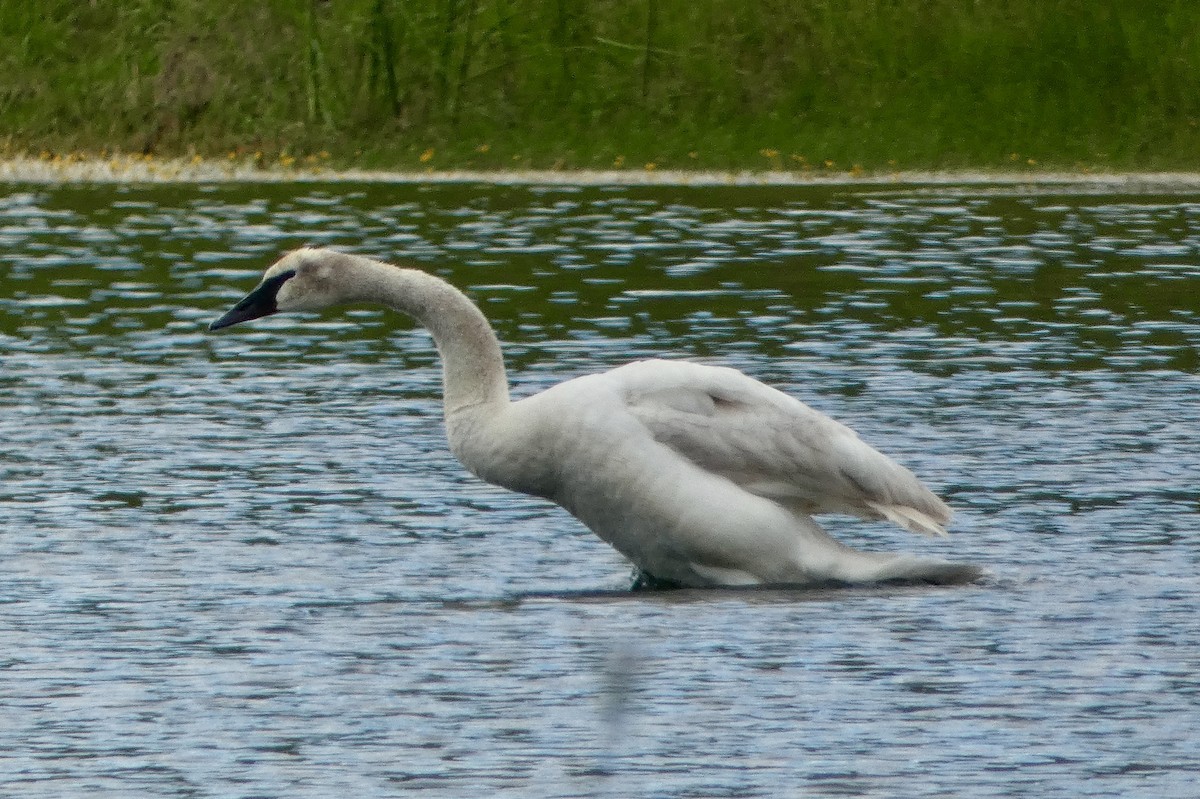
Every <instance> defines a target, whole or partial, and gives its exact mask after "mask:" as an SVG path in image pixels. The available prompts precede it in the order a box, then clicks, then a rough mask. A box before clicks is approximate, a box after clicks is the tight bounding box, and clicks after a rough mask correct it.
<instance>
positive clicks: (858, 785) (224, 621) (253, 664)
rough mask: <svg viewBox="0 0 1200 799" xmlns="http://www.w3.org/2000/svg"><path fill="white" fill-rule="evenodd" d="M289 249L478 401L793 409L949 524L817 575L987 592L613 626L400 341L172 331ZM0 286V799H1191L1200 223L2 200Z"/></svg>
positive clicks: (1002, 207) (690, 614) (541, 508)
mask: <svg viewBox="0 0 1200 799" xmlns="http://www.w3.org/2000/svg"><path fill="white" fill-rule="evenodd" d="M303 243H322V244H332V245H336V246H341V247H345V248H348V249H353V250H356V251H359V252H364V253H368V254H373V255H377V256H380V257H383V258H386V259H389V260H400V261H409V262H416V263H418V264H423V265H425V266H426V267H427V268H430V269H433V270H435V271H437V272H438V273H440V274H442V275H444V276H445V277H447V278H448V279H450V280H452V281H453V282H455V283H456V284H458V285H459V286H461V287H463V288H465V289H467V290H468V291H469V292H470V293H471V294H472V295H473V296H474V297H475V298H476V299H477V300H478V301H479V302H480V303H481V305H482V306H483V308H484V309H485V312H486V313H487V314H488V315H489V316H490V317H491V318H492V319H493V320H494V323H495V325H496V327H497V329H498V331H499V332H500V335H501V338H502V339H503V340H504V341H505V342H506V346H507V350H506V351H507V353H508V358H509V364H510V371H511V377H512V379H513V382H514V390H515V392H516V393H519V394H525V393H529V392H532V391H536V390H538V389H540V388H543V387H545V386H548V385H551V384H552V383H554V382H556V381H558V380H561V379H564V378H568V377H572V376H576V375H579V374H583V373H586V372H588V371H591V370H596V369H603V368H605V367H608V366H613V365H616V364H619V363H622V362H625V361H627V360H629V359H632V358H636V357H642V356H651V355H656V356H660V355H677V356H689V357H700V358H706V359H711V360H713V361H716V362H721V363H726V364H732V365H734V366H737V367H739V368H741V369H743V370H745V371H747V372H748V373H750V374H751V375H754V376H755V377H758V378H760V379H762V380H764V381H766V382H769V383H771V384H773V385H775V386H778V387H779V388H782V389H784V390H786V391H789V392H791V393H793V394H794V395H796V396H798V397H800V398H801V399H803V400H805V401H806V402H808V403H810V404H812V405H814V406H816V407H818V408H821V409H822V410H825V411H826V412H828V413H830V414H832V415H834V416H835V417H837V418H838V419H840V420H841V421H843V422H845V423H847V424H849V425H851V426H852V427H854V428H856V429H857V430H858V431H859V432H860V433H861V434H862V435H863V437H864V438H866V439H867V440H868V441H870V442H871V443H873V444H874V445H876V446H877V447H878V448H880V449H882V450H883V451H885V452H888V453H889V454H891V455H893V456H894V457H896V458H897V459H898V460H900V461H902V462H903V463H905V464H906V465H908V466H910V467H911V468H912V469H913V470H914V471H916V472H917V473H918V474H919V475H920V476H921V477H922V478H923V479H924V480H925V481H926V482H927V483H929V484H930V485H931V486H932V487H934V488H935V489H936V490H938V491H939V492H940V493H941V494H942V495H943V496H945V497H946V499H947V500H948V501H949V502H950V503H951V504H952V505H953V506H954V507H955V508H956V510H957V511H958V518H957V520H956V524H955V526H954V529H953V534H952V536H951V538H950V539H949V540H947V541H945V542H941V541H929V540H923V539H918V538H916V537H914V536H911V535H908V534H906V533H903V532H902V531H898V530H892V529H889V528H887V527H885V526H882V525H876V524H867V523H863V522H857V521H845V522H836V523H833V524H832V525H831V526H832V527H833V528H834V530H835V533H836V534H837V535H838V536H839V537H841V538H842V539H843V540H845V541H846V542H847V543H851V544H853V545H858V546H871V547H877V548H890V549H896V550H906V551H910V552H915V553H922V554H927V555H931V556H942V557H952V558H956V559H964V560H969V561H973V562H977V563H981V564H984V565H985V566H987V567H988V569H989V570H990V571H991V577H990V578H989V579H988V580H987V581H985V582H983V583H981V584H979V585H975V586H969V587H963V588H953V589H918V588H903V589H899V588H892V589H880V590H865V589H859V590H845V591H824V592H781V591H770V592H690V591H688V592H661V593H637V594H631V593H630V592H629V591H628V587H629V585H630V584H631V577H630V570H629V568H628V566H627V565H626V564H625V563H624V562H623V561H622V560H621V559H620V557H619V556H617V555H616V554H615V553H614V552H613V551H611V550H610V549H608V548H607V547H606V546H605V545H604V544H603V543H601V542H600V541H599V540H597V539H594V538H593V537H592V536H591V534H590V533H588V532H587V531H586V530H584V529H583V528H582V527H581V526H580V525H579V524H577V523H576V522H575V521H574V520H573V519H571V518H570V517H569V516H567V515H566V514H565V513H563V512H562V511H559V510H557V509H556V508H554V507H552V506H548V505H547V504H546V503H544V502H541V501H538V500H535V499H531V498H526V497H522V496H516V495H512V494H508V493H505V492H503V491H501V490H499V489H495V488H492V487H489V486H487V485H484V484H481V483H480V482H479V481H478V480H476V479H474V478H472V477H470V476H469V475H467V474H465V473H464V471H463V470H462V469H461V468H460V467H459V466H458V465H457V463H456V462H455V461H454V460H453V458H452V457H451V456H450V454H449V452H448V451H447V449H446V445H445V442H444V439H443V434H442V431H441V426H440V405H439V395H438V390H439V372H438V364H437V362H436V359H435V355H434V353H433V351H432V348H431V346H430V341H429V338H428V336H427V335H426V334H425V333H424V332H422V331H420V330H414V329H413V328H412V326H411V325H410V324H409V323H408V322H407V321H404V320H402V319H399V318H396V317H395V316H394V315H390V314H388V313H385V312H381V311H378V310H374V309H355V310H350V311H349V312H346V313H342V312H338V313H330V314H327V315H324V316H321V317H320V318H308V319H305V318H284V317H273V318H271V319H268V320H261V321H260V322H259V323H256V324H253V325H247V326H243V327H239V328H235V329H233V330H231V331H227V332H226V333H225V334H222V335H209V334H207V333H206V332H205V326H206V324H207V323H208V322H209V321H210V320H211V319H212V318H214V317H215V316H216V315H218V314H219V313H220V312H221V311H223V310H224V309H225V308H226V307H228V305H229V304H230V303H231V302H233V301H235V300H236V299H238V298H239V297H240V296H242V295H243V294H244V293H245V292H246V291H247V290H248V289H249V288H251V287H252V286H253V284H254V283H255V282H256V280H257V276H258V274H259V273H260V271H261V270H262V269H263V268H264V267H265V266H266V265H267V264H268V263H269V262H270V261H272V260H273V259H274V258H275V257H276V256H277V255H278V254H279V253H280V252H282V251H283V250H285V249H288V248H290V247H293V246H296V245H299V244H303ZM0 278H2V285H3V292H0V795H3V796H6V797H7V796H13V797H22V799H37V798H41V797H63V796H72V797H75V796H111V797H126V796H139V797H159V796H161V797H167V796H170V797H177V796H195V797H288V798H289V799H296V798H304V797H330V796H354V797H384V796H401V795H409V794H412V795H421V796H430V797H463V796H480V795H484V794H485V792H486V793H487V794H490V795H494V796H504V797H560V796H561V797H568V796H572V797H574V796H579V797H591V796H639V797H684V796H746V797H750V796H754V797H776V796H843V795H849V796H869V797H892V796H913V797H933V796H955V797H957V796H971V797H990V796H997V797H998V796H1013V795H1027V796H1038V797H1066V796H1079V795H1087V796H1092V797H1095V796H1113V797H1131V796H1148V797H1149V796H1153V797H1191V796H1194V795H1195V790H1196V787H1195V786H1196V783H1197V781H1198V780H1200V746H1198V745H1197V744H1198V740H1197V736H1198V732H1197V731H1200V677H1198V676H1197V675H1198V673H1200V612H1198V610H1200V608H1198V604H1200V602H1198V600H1200V590H1198V588H1197V575H1196V572H1197V567H1198V566H1200V543H1198V542H1200V535H1198V530H1197V527H1198V522H1200V504H1198V493H1197V481H1198V476H1200V445H1198V444H1197V439H1198V434H1200V379H1198V378H1197V368H1198V363H1200V359H1198V357H1197V346H1200V300H1198V299H1197V297H1200V198H1197V197H1189V196H1136V195H1130V196H1089V195H1076V196H1054V195H1047V194H1042V193H1036V192H1030V193H1021V192H1012V191H1010V192H1007V193H987V192H985V191H980V190H963V191H957V190H953V189H941V190H938V191H936V192H927V191H921V190H918V189H904V190H896V191H870V192H864V191H854V190H851V189H771V190H763V189H705V190H684V189H653V190H651V189H645V190H632V189H624V190H617V189H612V190H605V189H589V190H578V191H573V190H564V189H555V190H533V189H498V188H487V187H448V188H439V189H421V188H414V187H389V186H367V187H339V186H292V187H288V186H269V187H261V186H241V187H232V188H213V187H196V188H192V187H159V188H140V189H138V188H130V189H114V188H102V187H101V188H86V187H84V188H35V187H19V186H17V187H8V188H7V189H6V190H5V191H4V192H3V193H2V194H0Z"/></svg>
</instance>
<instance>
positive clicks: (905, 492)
mask: <svg viewBox="0 0 1200 799" xmlns="http://www.w3.org/2000/svg"><path fill="white" fill-rule="evenodd" d="M609 374H610V375H612V376H613V377H614V378H617V379H618V380H619V381H620V386H621V390H622V394H623V399H624V402H625V405H626V408H627V410H628V411H629V413H630V414H632V415H633V416H634V417H635V418H636V419H637V420H638V421H640V422H641V424H642V425H644V426H645V428H646V430H647V431H648V432H649V434H650V435H651V436H652V437H653V438H654V439H655V440H656V441H658V442H660V443H661V444H664V445H665V446H667V447H670V448H671V449H672V450H674V451H675V452H676V453H678V454H679V455H681V456H682V457H684V458H687V459H688V460H690V461H692V462H693V463H695V464H696V465H698V466H699V467H700V468H702V469H705V470H706V471H709V472H712V473H714V474H719V475H721V476H723V477H725V478H727V479H729V480H731V481H733V482H734V483H736V484H738V485H739V486H741V487H742V488H744V489H745V490H747V491H750V492H752V493H755V494H757V495H759V496H762V497H766V498H768V499H772V500H774V501H776V502H779V503H781V504H784V505H787V506H789V507H793V508H795V509H797V510H800V511H803V512H806V513H847V514H851V515H855V516H860V517H864V518H871V519H886V520H888V521H891V522H893V523H895V524H897V525H899V526H901V527H903V528H905V529H907V530H911V531H913V532H916V533H923V534H926V535H946V530H945V524H946V523H948V522H949V521H950V517H951V511H950V508H949V507H947V506H946V504H945V503H944V502H942V501H941V500H940V499H939V498H938V497H937V496H936V495H934V494H933V493H932V492H931V491H930V490H929V489H927V488H926V487H925V486H924V485H922V484H921V482H920V481H919V480H918V479H917V478H916V477H915V476H914V475H913V474H912V472H910V471H909V470H908V469H906V468H904V467H903V466H901V465H900V464H898V463H896V462H895V461H893V460H892V459H891V458H889V457H887V456H886V455H884V454H882V453H880V452H878V451H877V450H875V449H873V448H872V447H871V446H870V445H868V444H866V443H865V442H863V441H862V439H860V438H859V437H858V435H857V434H856V433H855V432H854V431H853V430H851V429H850V428H848V427H846V426H845V425H842V424H840V423H838V422H836V421H834V420H833V419H831V418H830V417H828V416H826V415H825V414H823V413H821V412H820V411H817V410H814V409H813V408H810V407H809V406H807V405H805V404H804V403H802V402H800V401H799V400H796V399H794V398H793V397H790V396H788V395H786V394H784V393H782V392H780V391H777V390H775V389H773V388H770V387H769V386H766V385H764V384H763V383H760V382H758V381H757V380H754V379H753V378H750V377H747V376H746V375H744V374H742V373H741V372H738V371H736V370H734V369H728V368H724V367H715V366H705V365H701V364H696V363H692V362H688V361H639V362H637V363H633V364H629V365H628V366H625V367H622V368H620V369H617V370H614V372H611V373H609Z"/></svg>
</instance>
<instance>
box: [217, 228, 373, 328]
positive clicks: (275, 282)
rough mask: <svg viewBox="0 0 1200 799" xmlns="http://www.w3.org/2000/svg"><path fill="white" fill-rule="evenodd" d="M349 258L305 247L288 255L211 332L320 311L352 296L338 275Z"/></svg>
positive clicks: (340, 254)
mask: <svg viewBox="0 0 1200 799" xmlns="http://www.w3.org/2000/svg"><path fill="white" fill-rule="evenodd" d="M349 259H350V256H347V255H344V254H343V253H339V252H335V251H333V250H325V249H312V248H304V249H299V250H294V251H293V252H289V253H288V254H287V255H285V256H283V257H282V258H280V259H279V260H278V261H276V262H275V263H273V264H271V266H270V267H269V268H268V269H267V271H266V272H265V273H263V277H262V281H261V282H260V283H259V284H258V287H257V288H255V289H254V291H252V292H250V293H249V294H247V295H246V297H245V298H244V299H242V301H241V302H239V303H238V304H237V305H235V306H233V307H232V308H230V309H229V311H228V312H227V313H225V315H223V316H222V317H221V318H220V319H217V320H216V321H215V322H213V323H212V324H211V325H209V326H208V329H209V330H220V329H221V328H223V327H229V326H230V325H236V324H238V323H240V322H248V321H250V320H251V319H259V318H261V317H264V316H270V315H271V314H275V313H279V312H280V311H317V310H320V309H322V308H327V307H329V306H330V305H334V304H336V303H339V302H344V301H346V300H348V299H351V298H349V297H346V296H344V294H345V291H344V285H345V284H344V282H342V281H339V280H338V277H337V275H338V273H339V272H340V271H342V270H344V269H345V265H344V264H345V262H346V261H348V260H349Z"/></svg>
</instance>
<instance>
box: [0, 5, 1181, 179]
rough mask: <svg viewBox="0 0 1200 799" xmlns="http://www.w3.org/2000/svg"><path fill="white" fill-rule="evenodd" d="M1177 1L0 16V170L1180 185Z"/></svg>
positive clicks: (67, 9) (214, 9)
mask: <svg viewBox="0 0 1200 799" xmlns="http://www.w3.org/2000/svg"><path fill="white" fill-rule="evenodd" d="M1197 30H1200V4H1196V3H1194V2H1192V0H1146V2H1143V3H1139V4H1129V3H1125V2H1121V0H1090V1H1089V0H994V2H987V3H980V2H973V1H972V0H904V1H903V2H901V1H900V0H806V2H803V3H797V2H793V1H792V0H756V1H754V2H739V0H700V1H699V2H698V1H697V0H544V1H543V2H537V3H534V2H528V1H527V0H426V1H425V2H414V1H413V0H305V1H304V2H294V1H293V0H262V2H258V3H242V4H231V3H218V2H216V1H215V0H173V2H162V1H161V0H157V1H155V2H151V0H126V2H122V3H108V2H80V1H79V0H46V2H43V3H37V4H31V3H28V2H26V1H25V0H0V150H3V151H5V152H7V153H8V154H18V153H28V154H37V153H39V152H42V151H47V152H53V153H65V152H76V151H84V152H93V153H101V152H112V151H121V152H126V153H153V154H155V155H159V156H191V155H201V156H204V157H207V158H214V157H227V156H228V155H229V154H233V155H234V156H235V157H239V158H240V157H254V155H255V154H258V153H262V154H264V155H263V156H262V157H263V158H265V159H269V160H277V159H279V158H280V157H283V158H303V157H304V156H306V155H307V156H311V155H314V154H317V153H328V154H330V160H331V161H332V162H333V163H334V164H336V165H351V164H353V165H359V166H382V167H389V168H401V169H422V168H439V167H444V168H452V167H454V168H458V167H474V168H484V169H504V168H512V167H521V168H524V167H543V168H547V167H548V168H555V167H558V168H573V167H590V168H596V167H602V168H609V167H613V166H622V167H627V168H638V169H643V168H690V167H694V168H718V169H797V170H803V169H815V170H852V169H866V170H883V169H922V168H961V167H972V168H981V167H982V168H997V169H1012V168H1029V167H1031V166H1036V167H1038V168H1067V169H1163V168H1170V169H1196V168H1198V167H1200V163H1198V157H1197V153H1200V92H1196V91H1195V80H1196V76H1197V75H1200V36H1196V35H1195V32H1196V31H1197Z"/></svg>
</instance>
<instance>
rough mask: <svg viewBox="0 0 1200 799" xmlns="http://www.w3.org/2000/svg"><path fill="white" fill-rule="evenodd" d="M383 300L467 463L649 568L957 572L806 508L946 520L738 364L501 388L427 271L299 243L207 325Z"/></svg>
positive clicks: (731, 581)
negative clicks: (407, 326) (411, 327)
mask: <svg viewBox="0 0 1200 799" xmlns="http://www.w3.org/2000/svg"><path fill="white" fill-rule="evenodd" d="M349 302H370V303H382V304H383V305H386V306H388V307H390V308H394V309H395V310H397V311H401V312H402V313H405V314H408V315H410V316H412V317H415V318H416V320H417V321H419V322H420V323H421V324H423V325H424V326H425V327H427V328H428V329H429V331H430V332H431V333H432V334H433V340H434V342H435V344H436V345H437V349H438V351H439V352H440V354H441V357H442V364H443V390H444V403H445V415H446V430H447V433H448V435H449V439H450V448H451V450H453V452H454V454H455V456H457V457H458V459H459V461H461V462H462V464H463V465H464V466H466V467H467V469H469V470H470V471H472V472H473V473H475V474H476V475H478V476H479V477H481V478H482V479H484V480H486V481H488V482H489V483H495V484H496V485H500V486H504V487H505V488H509V489H512V490H513V491H520V492H523V493H526V494H533V495H535V496H539V497H544V498H546V499H548V500H551V501H552V502H556V503H558V504H559V505H561V506H562V507H564V508H566V509H567V510H568V511H570V512H571V513H572V514H574V515H575V517H576V518H578V519H579V520H580V521H582V522H583V523H584V524H586V525H587V526H588V527H589V528H591V530H592V531H593V532H595V533H596V535H598V536H600V537H601V538H602V539H604V540H605V541H607V542H608V543H609V544H611V545H612V546H613V547H615V548H616V549H617V550H618V551H620V552H621V553H622V554H623V555H625V557H627V558H629V559H630V560H631V561H633V562H634V564H636V565H637V566H638V567H639V568H640V569H641V570H642V571H643V572H645V573H647V574H648V575H650V576H652V577H653V578H656V579H657V580H660V581H665V582H672V583H677V584H680V585H685V586H713V585H760V584H814V583H821V582H826V581H844V582H852V583H860V582H872V581H880V580H916V581H928V582H935V583H958V582H967V581H970V580H973V579H975V578H977V577H978V576H980V574H981V572H980V570H979V569H978V568H976V567H975V566H971V565H968V564H961V563H950V562H947V561H941V560H924V559H918V558H914V557H909V556H901V555H891V554H884V553H876V552H862V551H858V550H854V549H850V548H849V547H846V546H844V545H842V544H840V543H838V542H837V541H835V540H834V539H833V538H831V537H830V536H829V535H828V534H827V533H826V532H825V531H824V530H822V529H821V527H820V526H819V525H818V524H817V523H816V522H815V521H814V520H813V518H812V514H816V513H826V512H839V513H849V514H853V515H855V516H859V517H863V518H867V519H887V520H889V521H892V522H895V523H896V524H899V525H900V526H902V527H905V528H907V529H909V530H912V531H914V532H919V533H926V534H933V535H945V534H946V532H945V528H944V525H945V524H946V523H947V522H948V521H949V520H950V515H951V514H950V509H949V508H948V507H947V506H946V505H945V503H943V502H942V501H941V500H940V499H938V498H937V497H936V496H935V495H934V494H933V493H931V492H930V491H929V490H928V489H926V488H925V487H924V486H923V485H921V483H920V481H918V480H917V478H916V477H914V476H913V474H912V473H911V472H909V471H908V470H907V469H905V468H904V467H902V466H900V465H899V464H897V463H895V462H894V461H892V460H891V459H889V458H888V457H887V456H885V455H882V454H880V453H879V452H877V451H876V450H874V449H872V448H871V447H869V446H868V445H867V444H865V443H863V442H862V441H861V440H860V439H859V438H858V436H857V435H855V433H854V432H853V431H852V430H850V429H849V428H847V427H844V426H843V425H841V424H839V423H837V422H835V421H834V420H833V419H830V418H829V417H828V416H825V415H824V414H822V413H820V412H818V411H815V410H813V409H812V408H809V407H808V406H807V405H804V404H803V403H801V402H799V401H797V400H795V399H792V398H791V397H789V396H787V395H785V394H782V393H780V392H779V391H776V390H775V389H773V388H769V387H767V386H765V385H763V384H762V383H759V382H758V381H756V380H754V379H752V378H750V377H747V376H746V375H744V374H742V373H741V372H738V371H735V370H733V369H728V368H722V367H714V366H702V365H700V364H696V363H690V362H687V361H664V360H651V361H639V362H636V363H631V364H628V365H626V366H622V367H619V368H617V369H613V370H612V371H609V372H605V373H603V374H595V375H589V376H586V377H580V378H576V379H574V380H568V381H566V382H565V383H561V384H559V385H556V386H554V387H553V388H550V389H548V390H546V391H543V392H542V393H540V394H536V395H534V396H532V397H528V398H525V399H521V400H518V401H515V402H514V401H511V400H510V399H509V393H508V379H507V376H506V374H505V371H504V360H503V357H502V356H501V352H500V343H499V341H498V340H497V338H496V335H495V333H494V332H493V331H492V328H491V326H490V325H489V324H488V321H487V319H486V318H484V316H483V313H482V312H480V310H479V309H478V308H477V307H476V306H475V305H474V303H472V302H471V301H470V300H469V299H468V298H467V297H466V295H464V294H463V293H461V292H460V291H459V290H458V289H456V288H454V287H453V286H451V285H450V284H449V283H447V282H445V281H444V280H441V279H440V278H437V277H434V276H432V275H430V274H427V273H425V272H421V271H418V270H415V269H403V268H399V267H396V266H392V265H389V264H385V263H382V262H379V261H374V260H371V259H368V258H364V257H361V256H356V255H348V254H344V253H339V252H335V251H332V250H327V249H301V250H297V251H295V252H292V253H289V254H287V255H285V256H284V257H283V258H282V259H280V260H279V261H278V262H277V263H275V264H274V265H272V266H271V267H270V268H269V269H268V270H267V271H266V274H265V276H264V277H263V280H262V282H261V283H260V284H259V286H258V287H257V288H256V289H255V290H254V291H253V292H251V293H250V295H249V296H247V297H246V298H245V299H244V300H242V301H241V302H240V303H238V304H237V305H236V306H235V307H234V308H233V309H231V310H230V311H229V312H228V313H226V314H225V315H224V316H222V317H221V318H220V319H218V320H217V321H215V322H213V323H212V325H211V326H210V329H211V330H218V329H220V328H223V327H228V326H230V325H234V324H237V323H239V322H244V321H247V320H249V319H255V318H258V317H261V316H266V315H268V314H273V313H275V312H277V311H299V310H316V309H320V308H325V307H327V306H330V305H334V304H339V303H349Z"/></svg>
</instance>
